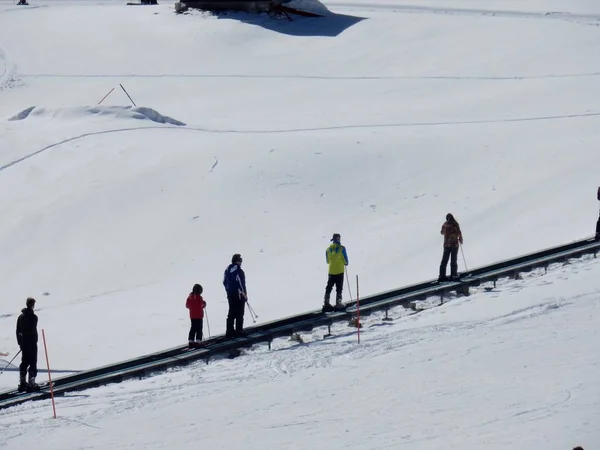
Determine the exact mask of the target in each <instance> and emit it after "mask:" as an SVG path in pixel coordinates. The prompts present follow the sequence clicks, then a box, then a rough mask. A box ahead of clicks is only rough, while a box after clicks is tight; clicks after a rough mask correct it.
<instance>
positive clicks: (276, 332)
mask: <svg viewBox="0 0 600 450" xmlns="http://www.w3.org/2000/svg"><path fill="white" fill-rule="evenodd" d="M599 251H600V241H596V240H594V239H593V238H589V239H584V240H580V241H575V242H572V243H570V244H566V245H562V246H559V247H553V248H549V249H546V250H542V251H539V252H536V253H531V254H528V255H523V256H519V257H516V258H513V259H509V260H506V261H501V262H497V263H494V264H491V265H489V266H485V267H481V268H478V269H475V270H472V271H470V272H468V273H465V274H462V278H461V280H460V281H457V282H450V283H443V284H438V283H437V281H436V280H431V281H426V282H424V283H420V284H415V285H411V286H406V287H403V288H400V289H395V290H392V291H387V292H382V293H379V294H375V295H371V296H369V297H364V298H362V299H361V316H366V315H369V314H370V313H372V312H374V311H388V310H389V309H390V308H392V307H395V306H402V305H403V306H407V305H409V304H410V303H412V302H414V301H418V300H425V299H427V298H429V297H442V298H443V297H444V295H446V294H449V293H450V292H458V293H461V294H468V291H469V287H471V286H479V285H481V284H482V283H487V282H493V283H494V284H495V282H496V281H498V280H499V279H501V278H515V277H517V276H518V275H519V274H520V273H526V272H531V271H532V270H534V269H538V268H544V269H547V268H548V266H549V265H550V264H554V263H567V262H568V261H569V260H570V259H575V258H580V257H582V256H584V255H587V254H593V255H594V257H596V256H597V253H598V252H599ZM348 306H349V307H351V306H352V305H351V304H348ZM354 314H355V311H351V310H348V311H345V312H337V313H332V314H328V315H325V314H323V313H321V311H320V310H315V311H310V312H307V313H304V314H300V315H297V316H291V317H286V318H284V319H280V320H276V321H273V322H268V323H264V324H262V325H258V326H254V327H249V328H247V329H246V331H247V332H248V336H247V337H244V338H233V339H226V338H225V337H224V336H217V337H214V338H212V339H209V340H207V341H205V342H204V346H203V348H199V349H189V348H188V347H187V346H181V347H175V348H171V349H168V350H164V351H161V352H158V353H153V354H150V355H145V356H142V357H139V358H135V359H130V360H127V361H122V362H119V363H116V364H111V365H108V366H104V367H99V368H96V369H92V370H87V371H84V372H79V373H77V374H74V375H69V376H66V377H62V378H58V379H56V380H55V381H54V394H55V395H57V396H60V395H63V394H65V393H67V392H73V391H81V390H84V389H88V388H93V387H98V386H102V385H105V384H109V383H118V382H121V381H123V380H125V379H129V378H136V377H137V378H141V377H145V376H148V375H151V374H153V373H157V372H160V371H164V370H166V369H169V368H172V367H177V366H185V365H187V364H189V363H191V362H194V361H198V360H206V361H207V362H208V361H209V360H210V358H211V357H214V356H217V355H223V354H226V353H229V352H231V351H232V350H235V349H238V348H243V347H250V346H252V345H253V344H259V343H265V342H266V343H268V344H269V346H270V344H271V342H272V341H273V339H275V338H278V337H287V336H291V335H292V333H295V332H301V331H311V330H313V329H314V328H316V327H324V326H331V325H332V324H333V323H334V322H340V321H346V320H348V319H349V318H351V317H352V316H353V315H354ZM49 397H50V389H49V387H48V386H44V385H42V389H41V390H40V391H39V392H35V393H19V392H17V391H16V390H11V391H5V392H2V393H0V409H3V408H9V407H11V406H15V405H19V404H21V403H25V402H27V401H30V400H43V399H47V398H49Z"/></svg>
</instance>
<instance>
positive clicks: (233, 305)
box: [223, 253, 248, 337]
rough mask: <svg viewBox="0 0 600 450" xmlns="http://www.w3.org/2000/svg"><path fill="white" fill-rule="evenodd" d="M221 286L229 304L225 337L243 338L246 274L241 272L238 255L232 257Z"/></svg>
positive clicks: (246, 295) (240, 258)
mask: <svg viewBox="0 0 600 450" xmlns="http://www.w3.org/2000/svg"><path fill="white" fill-rule="evenodd" d="M223 286H225V292H226V293H227V301H228V303H229V313H228V314H227V325H226V333H225V336H227V337H234V336H236V335H237V336H243V335H244V310H245V309H246V302H247V301H248V293H247V291H246V274H245V273H244V271H243V270H242V256H241V255H240V254H239V253H236V254H235V255H233V257H232V258H231V264H229V266H227V269H225V274H224V275H223ZM234 325H235V329H234Z"/></svg>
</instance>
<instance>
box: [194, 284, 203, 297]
mask: <svg viewBox="0 0 600 450" xmlns="http://www.w3.org/2000/svg"><path fill="white" fill-rule="evenodd" d="M202 291H203V289H202V286H200V285H199V284H195V285H194V288H193V289H192V294H198V295H201V294H202Z"/></svg>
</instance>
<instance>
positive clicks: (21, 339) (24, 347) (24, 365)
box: [17, 297, 39, 392]
mask: <svg viewBox="0 0 600 450" xmlns="http://www.w3.org/2000/svg"><path fill="white" fill-rule="evenodd" d="M25 305H26V306H27V307H26V308H23V309H22V310H21V315H20V316H19V318H18V319H17V343H18V344H19V347H20V348H21V365H20V366H19V392H23V391H27V390H36V389H39V386H38V385H37V384H36V382H35V377H36V376H37V353H38V349H37V342H38V332H37V324H38V317H37V316H36V315H35V313H34V312H33V310H34V308H35V299H34V298H31V297H29V298H28V299H27V301H26V302H25ZM28 371H29V382H28V383H26V382H25V377H26V375H27V372H28Z"/></svg>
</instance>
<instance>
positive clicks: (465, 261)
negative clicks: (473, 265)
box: [460, 244, 469, 272]
mask: <svg viewBox="0 0 600 450" xmlns="http://www.w3.org/2000/svg"><path fill="white" fill-rule="evenodd" d="M460 253H461V254H462V257H463V262H464V263H465V272H468V271H469V268H468V267H467V260H466V259H465V252H464V251H463V246H462V244H460Z"/></svg>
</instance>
